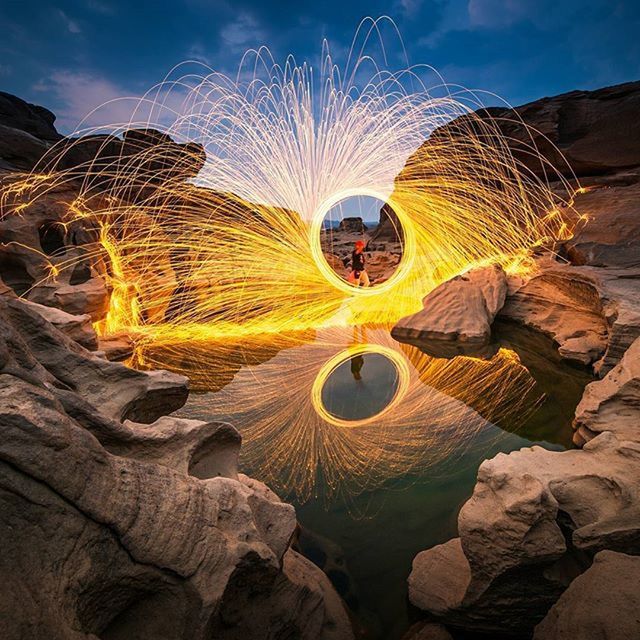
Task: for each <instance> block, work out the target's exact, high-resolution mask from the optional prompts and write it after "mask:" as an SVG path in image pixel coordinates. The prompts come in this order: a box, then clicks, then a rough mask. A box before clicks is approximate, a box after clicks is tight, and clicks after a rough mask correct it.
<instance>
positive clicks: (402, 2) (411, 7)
mask: <svg viewBox="0 0 640 640" xmlns="http://www.w3.org/2000/svg"><path fill="white" fill-rule="evenodd" d="M398 5H399V8H400V11H401V12H402V13H403V14H404V15H405V16H413V15H416V14H417V13H418V11H420V7H421V6H422V0H398Z"/></svg>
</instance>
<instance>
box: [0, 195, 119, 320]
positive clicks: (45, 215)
mask: <svg viewBox="0 0 640 640" xmlns="http://www.w3.org/2000/svg"><path fill="white" fill-rule="evenodd" d="M77 195H78V194H77V190H76V189H74V188H73V187H63V188H60V189H55V190H52V191H51V192H50V193H47V194H46V195H44V196H43V197H42V198H40V199H39V200H38V202H37V203H33V204H31V205H29V206H28V207H26V208H25V209H24V210H22V211H21V213H20V214H19V215H14V214H8V211H4V210H3V211H0V242H1V243H2V244H0V280H1V281H2V282H3V283H4V284H5V285H6V287H7V288H8V289H10V290H11V291H12V292H13V294H15V295H18V296H24V297H25V298H27V299H28V300H30V301H32V302H35V303H38V304H42V305H46V306H49V307H57V308H59V309H62V310H63V311H66V312H67V313H70V314H73V315H83V314H88V315H90V316H91V319H92V320H94V321H96V320H99V319H101V318H103V317H104V316H105V314H106V313H107V310H108V308H109V295H110V288H109V285H108V284H107V278H106V275H107V270H108V266H107V263H106V261H105V257H106V256H104V252H103V251H101V250H100V246H99V245H98V231H97V230H96V229H95V223H93V222H92V221H91V220H89V219H83V220H74V221H70V220H69V208H70V207H71V206H72V205H73V202H74V201H75V199H76V197H77Z"/></svg>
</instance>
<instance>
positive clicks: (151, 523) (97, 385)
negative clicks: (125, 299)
mask: <svg viewBox="0 0 640 640" xmlns="http://www.w3.org/2000/svg"><path fill="white" fill-rule="evenodd" d="M0 324H1V327H0V329H1V330H0V430H2V438H0V505H1V509H0V513H1V514H2V516H1V517H0V544H1V546H2V550H3V553H2V554H0V555H1V558H0V565H1V566H0V573H1V574H2V576H3V579H2V581H1V584H0V624H2V629H3V637H5V638H7V639H8V640H14V639H15V640H19V639H23V638H27V637H28V638H33V639H34V640H38V639H42V640H44V639H47V640H49V639H52V638H54V639H55V638H61V639H62V638H64V639H67V638H87V639H88V638H95V637H96V636H97V637H101V638H116V639H122V640H125V639H130V638H141V639H143V640H152V639H156V640H157V639H158V638H163V639H167V640H168V639H174V638H175V639H176V640H178V639H179V638H184V637H189V638H193V639H198V638H202V639H203V640H204V639H205V638H211V637H216V638H222V639H228V640H230V639H238V640H240V638H256V639H260V638H276V637H278V638H279V637H288V638H308V639H309V640H312V639H315V638H326V639H336V640H338V639H342V638H345V639H346V638H351V637H352V634H351V631H350V625H349V622H348V619H347V616H346V613H345V611H344V609H343V607H342V604H341V602H340V600H339V598H338V597H337V595H336V594H335V592H334V591H333V589H332V587H331V586H330V584H329V582H328V579H327V578H326V576H325V575H324V574H323V573H322V572H321V571H320V570H319V569H317V568H316V567H315V566H314V565H312V564H311V563H309V562H308V561H306V560H305V559H304V558H302V557H300V556H299V555H297V554H296V553H295V552H293V551H292V550H290V549H289V541H290V540H291V537H292V535H293V533H294V530H295V527H296V520H295V513H294V510H293V507H291V506H290V505H287V504H285V503H282V502H281V501H280V500H279V499H278V498H277V496H275V494H273V493H272V492H271V491H269V490H268V489H267V487H265V486H264V485H263V484H262V483H260V482H258V481H256V480H251V479H249V478H246V477H244V476H240V475H238V473H237V453H238V449H239V446H240V437H239V435H238V433H237V431H236V430H235V429H233V427H231V426H229V425H225V424H221V423H205V422H199V421H194V420H185V419H180V418H173V417H161V418H158V419H157V420H156V421H155V422H154V423H153V424H149V425H143V424H137V423H134V422H130V421H125V422H124V423H122V422H121V421H120V419H121V418H122V417H123V416H125V415H126V414H127V413H131V412H132V407H134V408H135V411H134V413H136V414H141V415H143V416H144V417H147V418H151V417H152V416H153V415H155V414H156V413H158V412H159V411H160V409H161V408H163V409H164V410H171V408H172V407H173V408H175V405H177V404H178V398H177V396H176V395H175V394H173V396H171V395H170V396H169V399H167V397H164V396H163V397H162V398H161V399H158V398H156V397H155V396H154V394H155V393H156V391H158V389H159V388H161V389H165V390H166V389H169V390H170V389H171V384H170V383H171V382H172V383H173V384H174V385H175V384H177V386H178V387H179V388H180V389H184V388H185V383H184V381H183V380H175V379H173V380H172V379H171V378H169V377H167V376H163V375H162V374H163V372H155V373H153V372H152V373H150V374H147V373H142V372H136V371H131V370H129V369H127V368H126V367H124V366H123V365H120V364H116V363H110V362H107V361H105V360H102V359H100V358H98V357H96V356H95V355H92V354H91V353H89V352H88V351H86V350H85V349H83V348H82V347H81V346H80V345H78V344H77V343H76V342H74V341H73V340H71V339H70V338H69V337H67V336H66V335H64V334H63V333H62V332H61V331H59V330H58V329H56V327H54V326H53V325H52V324H51V323H49V322H47V321H46V320H45V319H44V318H43V317H42V316H40V315H39V314H38V312H37V311H36V310H35V309H34V307H33V305H28V304H25V303H24V302H22V301H20V300H16V299H9V298H7V299H0ZM158 374H160V376H161V377H162V378H163V379H162V380H161V381H160V383H159V382H158V380H157V377H158ZM178 378H179V377H178ZM159 385H160V387H159ZM150 395H151V396H152V397H151V399H150V398H149V396H150ZM185 397H186V394H184V393H183V395H182V397H181V398H180V402H184V399H185Z"/></svg>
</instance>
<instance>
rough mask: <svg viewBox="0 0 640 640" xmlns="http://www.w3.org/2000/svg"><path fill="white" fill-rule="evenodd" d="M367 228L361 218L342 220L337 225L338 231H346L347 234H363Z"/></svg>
mask: <svg viewBox="0 0 640 640" xmlns="http://www.w3.org/2000/svg"><path fill="white" fill-rule="evenodd" d="M366 230H367V226H366V225H365V224H364V222H363V221H362V218H342V220H340V224H339V225H338V231H346V232H347V233H364V232H365V231H366Z"/></svg>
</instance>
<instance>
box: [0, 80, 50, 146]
mask: <svg viewBox="0 0 640 640" xmlns="http://www.w3.org/2000/svg"><path fill="white" fill-rule="evenodd" d="M55 120H56V117H55V115H54V114H53V113H52V112H51V111H49V109H45V108H44V107H41V106H39V105H35V104H30V103H29V102H25V101H24V100H22V99H21V98H18V97H17V96H14V95H11V94H10V93H5V92H4V91H0V124H1V125H4V126H5V127H11V128H12V129H18V130H20V131H25V132H26V133H28V134H30V135H32V136H33V137H35V138H39V139H40V140H48V141H50V142H56V141H57V140H60V138H62V135H61V134H59V133H58V132H57V131H56V128H55V126H54V124H53V123H54V122H55Z"/></svg>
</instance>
